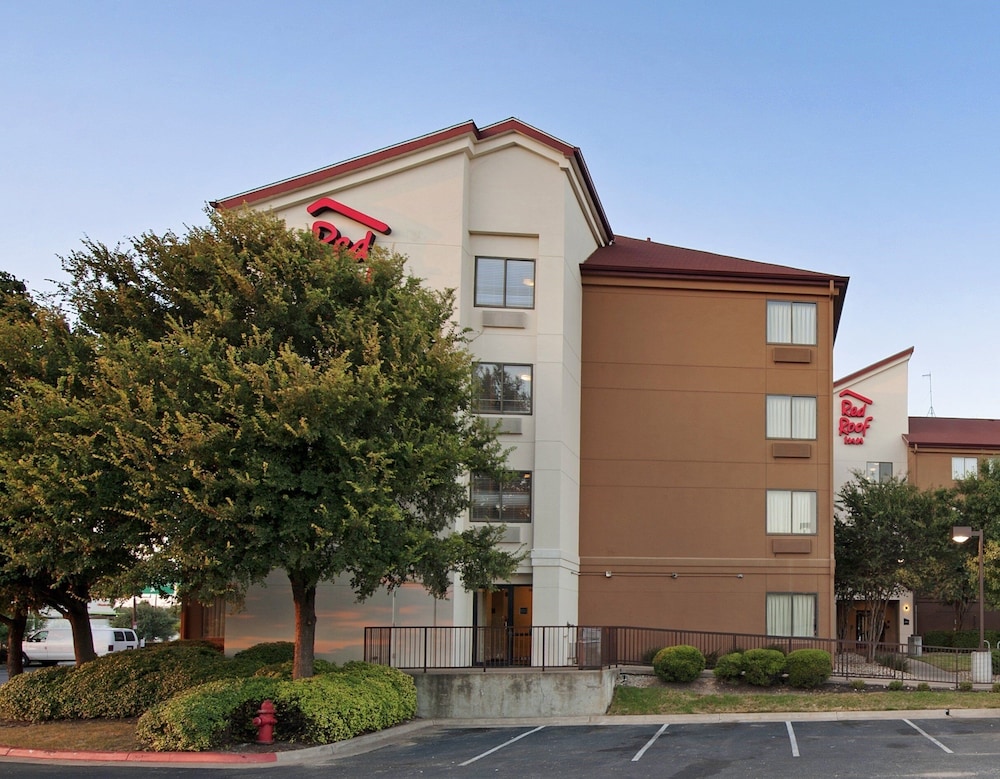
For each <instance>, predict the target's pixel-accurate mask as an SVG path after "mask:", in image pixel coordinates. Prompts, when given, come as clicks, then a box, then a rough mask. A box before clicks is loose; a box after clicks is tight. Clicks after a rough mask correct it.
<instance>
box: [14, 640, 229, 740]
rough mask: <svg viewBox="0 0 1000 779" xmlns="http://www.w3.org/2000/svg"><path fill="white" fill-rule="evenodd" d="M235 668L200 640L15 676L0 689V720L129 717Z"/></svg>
mask: <svg viewBox="0 0 1000 779" xmlns="http://www.w3.org/2000/svg"><path fill="white" fill-rule="evenodd" d="M235 670H236V669H235V667H234V665H233V663H232V662H231V661H230V660H227V659H226V658H225V657H224V656H223V655H222V654H221V653H220V652H219V650H218V649H217V648H216V647H215V646H213V645H212V644H209V643H207V642H203V641H175V642H170V643H166V644H157V645H155V646H151V647H147V648H145V649H135V650H129V651H127V652H114V653H112V654H108V655H104V656H103V657H99V658H97V659H96V660H93V661H91V662H89V663H84V664H83V665H80V666H77V667H70V666H58V667H55V668H46V669H42V670H40V671H34V672H32V673H25V674H20V675H18V676H15V677H14V678H13V679H11V680H10V681H9V682H8V683H6V684H4V685H2V686H0V719H8V720H20V721H24V720H28V721H33V722H40V721H43V720H53V719H68V718H79V719H91V718H97V717H110V718H121V717H135V716H138V715H139V714H142V713H143V712H144V711H146V710H147V709H148V708H149V707H150V706H152V705H154V704H156V703H159V702H160V701H163V700H166V699H168V698H170V697H171V696H173V695H174V694H176V693H178V692H180V691H181V690H185V689H187V688H189V687H193V686H195V685H198V684H202V683H203V682H206V681H209V680H211V679H218V678H221V677H225V676H227V675H233V673H234V672H235Z"/></svg>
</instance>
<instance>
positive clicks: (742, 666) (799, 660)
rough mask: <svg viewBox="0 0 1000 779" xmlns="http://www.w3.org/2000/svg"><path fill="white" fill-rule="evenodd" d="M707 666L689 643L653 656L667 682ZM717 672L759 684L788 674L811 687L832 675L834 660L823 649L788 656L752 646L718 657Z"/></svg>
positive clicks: (726, 677)
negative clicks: (745, 649) (751, 647)
mask: <svg viewBox="0 0 1000 779" xmlns="http://www.w3.org/2000/svg"><path fill="white" fill-rule="evenodd" d="M704 668H705V656H704V655H703V654H702V653H701V651H700V650H699V649H698V648H697V647H693V646H688V645H686V644H681V645H678V646H670V647H666V648H664V649H661V650H659V651H658V652H657V653H656V655H655V656H654V657H653V670H654V671H656V675H657V676H659V677H660V678H661V679H663V681H665V682H692V681H694V680H695V679H697V678H698V676H699V675H700V674H701V672H702V671H703V670H704ZM713 673H714V674H715V677H716V678H717V679H723V680H726V681H744V682H746V683H747V684H752V685H756V686H759V687H769V686H771V685H773V684H777V683H778V682H780V681H782V680H783V679H784V678H785V677H786V676H787V678H788V683H789V684H791V685H792V686H793V687H805V688H810V687H818V686H819V685H821V684H823V683H824V682H826V680H827V679H829V678H830V674H832V673H833V662H832V660H831V658H830V653H829V652H824V651H823V650H822V649H797V650H795V651H794V652H790V653H789V654H788V655H787V656H786V655H785V653H784V652H782V651H781V650H779V649H749V650H747V651H746V652H732V653H730V654H728V655H723V656H722V657H720V658H718V660H716V662H715V670H714V671H713Z"/></svg>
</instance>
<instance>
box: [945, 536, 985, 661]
mask: <svg viewBox="0 0 1000 779" xmlns="http://www.w3.org/2000/svg"><path fill="white" fill-rule="evenodd" d="M973 536H976V537H978V538H979V649H980V650H982V648H983V643H984V641H983V639H984V636H983V632H984V626H983V611H984V609H983V531H982V530H973V529H972V528H971V527H965V526H962V527H957V526H956V527H953V528H952V529H951V540H952V541H955V542H957V543H959V544H964V543H965V542H966V541H968V540H969V539H970V538H972V537H973Z"/></svg>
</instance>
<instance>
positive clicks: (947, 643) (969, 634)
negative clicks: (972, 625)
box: [923, 630, 1000, 649]
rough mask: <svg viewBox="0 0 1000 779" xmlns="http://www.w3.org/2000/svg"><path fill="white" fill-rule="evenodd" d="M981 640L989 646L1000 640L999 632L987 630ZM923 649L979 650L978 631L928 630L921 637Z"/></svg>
mask: <svg viewBox="0 0 1000 779" xmlns="http://www.w3.org/2000/svg"><path fill="white" fill-rule="evenodd" d="M983 638H984V639H985V640H986V641H989V643H990V646H996V645H997V641H998V640H1000V631H996V630H987V631H986V632H985V633H984V635H983ZM923 645H924V646H925V647H929V646H930V647H935V646H937V647H953V648H955V649H980V648H981V647H980V646H979V631H978V630H928V631H927V632H926V633H924V636H923Z"/></svg>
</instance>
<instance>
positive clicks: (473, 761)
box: [458, 725, 545, 766]
mask: <svg viewBox="0 0 1000 779" xmlns="http://www.w3.org/2000/svg"><path fill="white" fill-rule="evenodd" d="M544 727H545V726H544V725H539V726H538V727H537V728H535V729H534V730H529V731H528V732H527V733H522V734H521V735H520V736H514V738H512V739H511V740H510V741H505V742H504V743H502V744H501V745H500V746H496V747H493V749H489V750H487V751H486V752H483V753H482V754H481V755H476V756H475V757H474V758H472V759H471V760H466V761H465V762H464V763H459V764H458V765H459V766H464V765H469V764H470V763H475V762H476V761H477V760H481V759H482V758H484V757H486V756H487V755H492V754H493V753H494V752H499V751H500V750H501V749H503V748H504V747H509V746H510V745H511V744H513V743H514V742H515V741H520V740H521V739H522V738H524V737H525V736H530V735H531V734H532V733H537V732H538V731H540V730H541V729H542V728H544Z"/></svg>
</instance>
